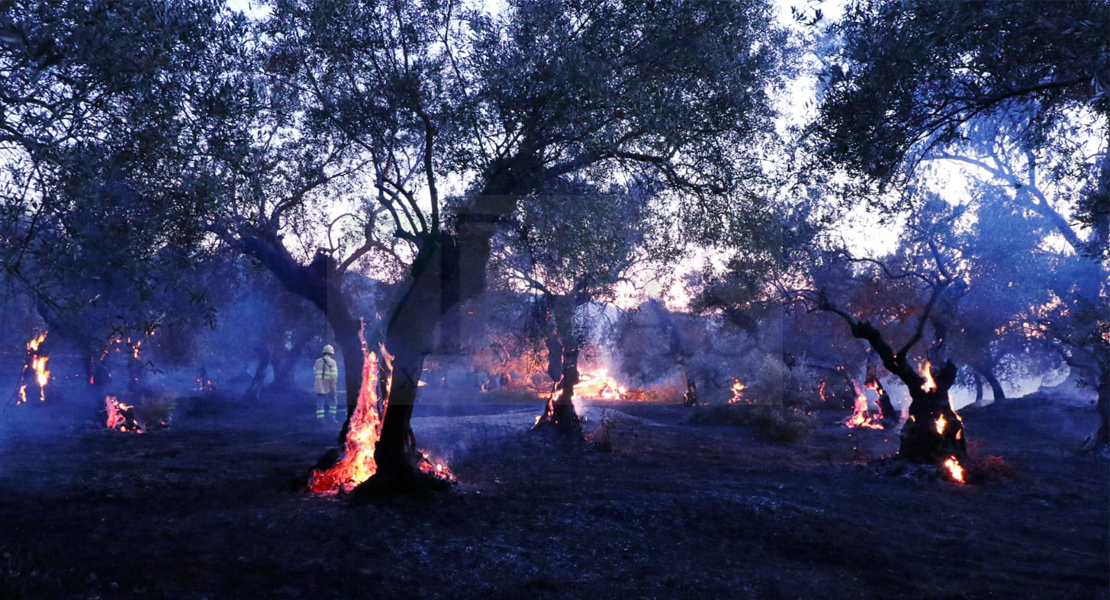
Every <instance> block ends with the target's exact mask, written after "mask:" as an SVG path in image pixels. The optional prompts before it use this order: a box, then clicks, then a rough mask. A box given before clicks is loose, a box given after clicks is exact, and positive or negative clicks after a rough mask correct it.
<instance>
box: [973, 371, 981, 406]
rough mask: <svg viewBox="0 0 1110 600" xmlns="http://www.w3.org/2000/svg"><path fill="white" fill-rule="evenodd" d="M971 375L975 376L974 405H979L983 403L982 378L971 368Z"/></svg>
mask: <svg viewBox="0 0 1110 600" xmlns="http://www.w3.org/2000/svg"><path fill="white" fill-rule="evenodd" d="M971 375H972V377H974V378H975V405H976V406H980V405H982V404H983V378H982V376H980V375H979V371H976V370H975V369H972V370H971Z"/></svg>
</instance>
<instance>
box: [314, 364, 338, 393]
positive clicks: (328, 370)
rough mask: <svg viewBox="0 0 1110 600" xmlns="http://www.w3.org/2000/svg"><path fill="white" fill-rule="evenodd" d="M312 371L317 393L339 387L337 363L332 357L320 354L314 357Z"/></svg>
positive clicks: (329, 391) (331, 390) (328, 391)
mask: <svg viewBox="0 0 1110 600" xmlns="http://www.w3.org/2000/svg"><path fill="white" fill-rule="evenodd" d="M312 371H313V379H314V380H315V383H314V384H313V387H314V388H315V389H316V393H317V394H330V393H332V392H334V391H335V390H336V389H337V388H338V387H339V363H337V362H335V359H334V358H331V357H329V356H321V357H320V358H318V359H316V364H315V365H314V366H313V367H312Z"/></svg>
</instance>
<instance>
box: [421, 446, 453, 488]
mask: <svg viewBox="0 0 1110 600" xmlns="http://www.w3.org/2000/svg"><path fill="white" fill-rule="evenodd" d="M420 470H421V471H423V472H424V473H426V474H428V475H434V476H435V477H436V478H438V479H445V480H447V481H450V482H451V483H456V482H457V481H458V479H457V478H456V477H455V474H454V473H452V472H451V469H448V468H447V465H445V464H443V463H442V462H438V461H433V460H432V459H431V458H429V457H428V455H427V454H425V453H423V452H421V453H420Z"/></svg>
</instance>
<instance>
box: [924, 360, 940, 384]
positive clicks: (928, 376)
mask: <svg viewBox="0 0 1110 600" xmlns="http://www.w3.org/2000/svg"><path fill="white" fill-rule="evenodd" d="M921 376H922V377H924V378H925V383H922V384H921V389H922V390H924V391H926V392H935V391H937V382H935V381H933V365H932V363H930V362H929V361H925V365H924V366H922V367H921Z"/></svg>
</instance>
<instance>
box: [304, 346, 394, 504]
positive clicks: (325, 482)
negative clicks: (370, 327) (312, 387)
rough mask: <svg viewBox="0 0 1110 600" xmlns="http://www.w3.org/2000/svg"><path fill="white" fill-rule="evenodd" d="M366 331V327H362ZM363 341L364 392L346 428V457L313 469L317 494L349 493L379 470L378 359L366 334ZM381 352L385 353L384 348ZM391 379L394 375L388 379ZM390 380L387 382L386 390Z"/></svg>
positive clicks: (312, 481) (312, 486)
mask: <svg viewBox="0 0 1110 600" xmlns="http://www.w3.org/2000/svg"><path fill="white" fill-rule="evenodd" d="M363 329H364V330H365V326H364V327H363ZM359 338H360V339H361V340H362V359H363V360H362V389H361V390H359V393H358V404H357V405H356V406H355V412H354V413H353V414H352V415H351V418H350V422H349V423H348V426H347V440H346V442H345V444H344V448H343V456H342V457H341V458H340V459H339V462H337V463H335V465H334V466H332V467H331V468H330V469H327V470H326V471H318V470H314V471H313V472H312V474H311V475H309V480H308V487H309V489H311V490H312V492H313V493H315V494H338V493H339V492H340V491H342V492H344V493H349V492H350V491H351V490H353V489H354V488H355V487H356V486H358V485H359V484H360V483H362V482H364V481H366V480H367V479H370V477H371V476H372V475H373V474H374V473H375V472H376V471H377V470H378V465H377V463H375V462H374V445H375V444H377V443H378V437H379V436H380V435H381V420H380V419H379V418H378V411H377V405H378V395H379V394H378V390H379V389H380V388H379V387H378V383H379V382H378V372H379V369H378V356H377V355H376V354H374V353H372V352H370V350H369V349H368V348H367V347H366V339H365V338H364V337H363V332H361V331H360V332H359ZM382 353H383V354H384V353H385V348H384V346H383V347H382ZM389 378H390V379H392V375H390V376H389ZM388 388H389V381H386V389H388Z"/></svg>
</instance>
